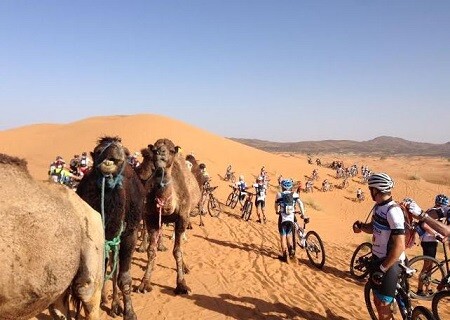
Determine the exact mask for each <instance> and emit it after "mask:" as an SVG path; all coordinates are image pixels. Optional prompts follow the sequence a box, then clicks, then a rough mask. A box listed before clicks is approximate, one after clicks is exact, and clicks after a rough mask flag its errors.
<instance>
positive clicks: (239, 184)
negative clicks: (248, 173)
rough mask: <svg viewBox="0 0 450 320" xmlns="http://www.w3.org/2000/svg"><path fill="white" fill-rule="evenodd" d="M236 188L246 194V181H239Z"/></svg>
mask: <svg viewBox="0 0 450 320" xmlns="http://www.w3.org/2000/svg"><path fill="white" fill-rule="evenodd" d="M236 187H237V188H238V190H239V192H241V193H243V192H245V189H247V185H246V184H245V182H244V181H238V182H236Z"/></svg>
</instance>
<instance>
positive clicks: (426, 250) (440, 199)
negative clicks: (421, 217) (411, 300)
mask: <svg viewBox="0 0 450 320" xmlns="http://www.w3.org/2000/svg"><path fill="white" fill-rule="evenodd" d="M434 204H435V205H434V207H433V208H431V209H429V210H427V213H428V214H429V215H430V217H433V218H435V219H439V218H442V217H443V216H444V213H445V212H444V211H445V208H446V207H447V206H448V197H447V196H446V195H444V194H438V195H437V196H436V197H435V201H434ZM417 231H418V233H419V235H420V240H421V241H420V245H421V247H422V251H423V255H425V256H430V257H432V258H436V252H437V245H438V239H441V240H443V239H442V236H441V235H439V234H437V233H436V232H435V231H434V230H433V229H431V228H430V227H429V226H428V225H427V224H426V223H425V222H421V223H420V224H419V226H418V227H417ZM431 267H432V263H431V261H428V260H426V261H424V264H423V268H422V270H421V271H420V274H419V283H418V289H417V294H418V295H421V296H425V295H427V294H433V292H431V291H430V290H429V288H427V289H426V290H425V292H424V290H423V287H424V284H423V281H422V279H423V277H422V275H423V274H424V273H425V272H428V271H429V270H430V268H431Z"/></svg>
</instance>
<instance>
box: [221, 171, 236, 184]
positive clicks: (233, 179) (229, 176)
mask: <svg viewBox="0 0 450 320" xmlns="http://www.w3.org/2000/svg"><path fill="white" fill-rule="evenodd" d="M223 180H225V181H231V182H232V183H235V182H236V176H235V175H234V172H227V173H225V177H224V178H223Z"/></svg>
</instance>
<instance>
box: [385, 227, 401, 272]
mask: <svg viewBox="0 0 450 320" xmlns="http://www.w3.org/2000/svg"><path fill="white" fill-rule="evenodd" d="M392 241H393V246H392V247H391V250H389V253H388V255H387V257H386V260H384V262H383V264H382V265H383V267H384V269H386V270H387V269H389V268H390V267H392V266H393V265H394V264H395V263H396V262H397V261H398V259H399V258H400V255H401V254H402V253H403V251H405V235H404V234H396V235H393V236H392Z"/></svg>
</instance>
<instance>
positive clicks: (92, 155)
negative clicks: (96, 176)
mask: <svg viewBox="0 0 450 320" xmlns="http://www.w3.org/2000/svg"><path fill="white" fill-rule="evenodd" d="M89 153H90V154H91V158H92V159H94V152H92V151H91V152H89Z"/></svg>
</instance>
